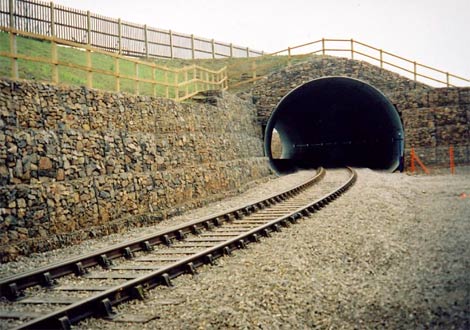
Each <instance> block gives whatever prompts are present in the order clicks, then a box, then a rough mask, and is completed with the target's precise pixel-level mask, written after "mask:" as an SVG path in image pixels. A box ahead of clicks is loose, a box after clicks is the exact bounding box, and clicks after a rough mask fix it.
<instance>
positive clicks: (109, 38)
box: [0, 0, 262, 59]
mask: <svg viewBox="0 0 470 330" xmlns="http://www.w3.org/2000/svg"><path fill="white" fill-rule="evenodd" d="M0 26H1V27H4V28H6V27H8V28H11V29H16V30H19V31H23V32H30V33H35V34H41V35H44V36H49V37H56V38H59V39H61V40H67V41H71V42H74V43H79V44H86V45H89V46H93V47H95V48H100V49H104V50H107V51H110V52H116V53H119V54H122V55H127V56H137V57H159V58H180V59H195V58H226V57H250V56H258V55H262V52H260V51H257V50H253V49H250V48H248V47H241V46H236V45H233V44H231V43H224V42H219V41H215V40H214V39H206V38H201V37H197V36H194V35H193V34H184V33H179V32H174V31H171V30H162V29H157V28H153V27H150V26H147V25H141V24H135V23H131V22H126V21H123V20H121V19H120V18H110V17H106V16H102V15H98V14H95V13H91V12H90V11H84V10H78V9H74V8H69V7H65V6H61V5H55V4H54V3H53V2H45V1H41V0H0Z"/></svg>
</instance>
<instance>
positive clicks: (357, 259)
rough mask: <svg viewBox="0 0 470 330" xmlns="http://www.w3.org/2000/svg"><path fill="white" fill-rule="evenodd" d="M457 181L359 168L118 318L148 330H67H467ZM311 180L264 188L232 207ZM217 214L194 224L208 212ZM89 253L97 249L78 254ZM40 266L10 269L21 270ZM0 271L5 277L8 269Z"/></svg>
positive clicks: (462, 210) (468, 206)
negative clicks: (323, 201) (290, 219)
mask: <svg viewBox="0 0 470 330" xmlns="http://www.w3.org/2000/svg"><path fill="white" fill-rule="evenodd" d="M462 172H463V174H458V175H455V176H450V175H445V174H440V175H434V176H409V175H406V174H389V173H379V172H373V171H371V170H367V169H360V170H358V175H359V176H358V181H357V183H356V184H355V186H353V188H352V189H351V190H349V191H348V192H347V193H346V194H345V195H343V196H342V197H341V198H339V199H338V200H336V201H335V202H333V203H331V204H330V205H329V206H328V207H327V208H325V209H323V210H321V211H320V212H319V213H316V214H314V215H312V216H311V217H309V218H308V219H305V220H302V221H301V222H300V224H298V225H295V226H292V227H290V228H288V229H285V230H283V231H282V232H280V233H276V234H274V235H273V237H271V238H270V239H262V241H261V244H250V245H249V247H248V249H247V250H241V251H237V252H236V253H235V254H233V256H232V257H225V258H222V259H219V260H218V262H217V265H216V266H204V267H202V268H200V269H199V272H200V273H199V275H197V276H191V275H184V276H181V277H179V278H177V279H175V280H173V282H174V284H175V287H173V288H166V287H161V288H158V289H156V290H152V291H151V292H150V296H151V298H150V299H148V300H146V301H144V302H141V301H135V302H132V303H131V304H127V305H125V306H123V307H119V310H122V311H124V312H129V311H131V312H134V314H135V313H136V311H137V313H138V314H148V315H153V316H154V317H156V319H155V320H153V321H150V322H148V323H145V324H137V323H116V322H109V321H104V320H95V319H91V320H86V321H84V322H82V323H80V324H79V325H78V326H76V327H74V329H141V328H147V329H239V328H242V329H243V328H245V329H253V328H259V329H310V328H320V329H323V328H325V329H326V328H344V329H352V328H389V329H415V328H436V329H437V328H439V329H441V328H445V329H452V328H454V329H469V328H470V313H469V312H468V311H469V310H470V277H469V275H468V274H470V244H469V242H470V198H469V197H465V198H464V194H466V195H470V170H469V169H468V168H467V169H458V173H462ZM308 175H311V174H309V173H306V172H303V173H300V174H297V175H291V176H289V177H283V178H280V179H276V180H273V181H270V182H268V183H267V184H265V185H263V187H257V188H256V189H252V190H251V191H250V192H248V193H247V195H245V194H244V197H237V198H233V199H230V200H229V201H228V203H231V204H230V206H235V205H237V204H236V203H241V202H242V201H243V200H245V199H250V198H251V199H254V198H256V194H257V193H259V192H260V191H259V190H258V191H257V189H261V190H264V191H273V190H274V189H279V190H281V189H280V186H282V185H290V184H292V182H293V181H295V180H298V181H302V180H303V179H305V178H306V177H307V176H308ZM302 176H304V177H303V178H302ZM250 193H251V194H252V195H250ZM225 203H226V202H225V201H224V202H223V203H216V204H213V205H211V206H210V207H212V208H213V209H210V208H209V209H201V210H197V211H196V213H197V215H199V216H202V215H203V214H207V213H213V212H215V211H216V210H218V209H220V208H222V204H225ZM197 215H194V216H197ZM186 217H187V218H191V216H189V215H187V216H186ZM179 218H184V217H179ZM178 221H183V219H180V220H178ZM168 223H169V222H167V224H168ZM171 224H174V222H171ZM161 225H164V223H163V222H162V223H161ZM140 230H142V229H140ZM140 230H139V231H140ZM147 230H148V229H147ZM133 235H138V233H136V234H133ZM93 244H98V246H96V247H99V245H100V244H101V243H100V244H99V243H93V242H89V243H87V244H86V245H85V246H84V247H78V248H79V249H81V248H83V249H86V248H90V247H93V246H94V245H93ZM103 244H104V243H103ZM74 249H75V248H74ZM64 251H65V252H64ZM82 251H83V250H82ZM50 253H52V255H53V256H56V255H58V254H61V253H67V249H65V250H63V251H62V250H60V251H56V252H50ZM273 253H274V256H275V257H273ZM43 258H47V256H44V255H37V256H34V257H33V258H28V260H29V261H26V260H22V261H20V262H17V263H15V264H16V267H17V268H18V269H22V268H21V267H25V265H31V264H33V263H34V262H35V261H34V260H36V262H37V260H40V261H39V262H41V260H42V259H43ZM10 264H12V263H10ZM1 267H2V268H9V270H8V271H6V273H8V272H9V271H11V270H12V269H14V268H15V267H12V266H11V265H10V266H8V264H7V265H2V266H1ZM2 271H3V269H2ZM2 276H3V275H2Z"/></svg>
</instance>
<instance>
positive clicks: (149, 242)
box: [0, 168, 325, 300]
mask: <svg viewBox="0 0 470 330" xmlns="http://www.w3.org/2000/svg"><path fill="white" fill-rule="evenodd" d="M324 175H325V170H324V169H323V168H320V169H318V170H317V173H316V174H315V175H314V176H313V177H311V178H309V179H308V180H306V181H304V182H302V183H300V184H298V185H297V186H295V187H294V188H291V189H286V190H284V191H282V192H281V193H277V194H272V195H270V196H268V197H264V198H261V199H259V200H256V201H255V202H252V203H248V204H245V205H243V206H241V207H236V208H232V209H230V210H228V211H223V212H220V213H216V214H212V215H209V216H206V217H203V218H200V219H197V220H193V221H190V222H186V223H184V224H181V225H178V226H174V227H170V228H167V229H165V230H161V231H159V232H157V233H153V234H150V235H146V236H144V237H141V238H138V239H134V240H130V241H127V242H124V243H119V244H116V245H113V246H110V247H107V248H104V249H100V250H97V251H94V252H91V253H89V254H87V255H84V256H80V257H75V258H71V259H68V260H65V261H62V262H57V263H54V264H51V265H47V266H44V267H41V268H38V269H36V270H32V271H29V272H25V273H21V274H17V275H13V276H10V277H6V278H3V279H1V280H0V297H6V298H8V299H9V300H18V299H21V298H22V297H23V294H22V291H23V290H24V289H26V288H29V287H32V286H36V285H43V286H49V285H51V284H52V283H51V282H52V281H54V280H55V279H57V278H60V277H63V276H66V275H69V274H76V275H83V274H85V273H86V271H87V268H90V267H94V266H97V265H101V266H103V267H105V268H106V267H109V264H110V260H113V259H116V258H123V257H126V255H128V254H129V252H130V253H134V252H138V251H142V250H143V251H149V250H151V249H152V248H153V246H155V245H159V244H164V245H168V244H169V243H170V242H171V240H173V239H182V238H184V236H185V235H187V234H188V233H195V232H198V231H199V230H200V229H201V228H203V227H207V226H208V225H209V224H210V223H212V224H214V223H216V224H217V223H220V222H226V221H231V220H232V219H234V218H240V217H242V216H243V214H247V213H248V212H250V209H252V208H253V207H256V208H264V206H265V205H266V204H271V203H275V202H276V199H286V198H287V197H288V196H290V195H292V194H297V193H299V192H300V191H301V190H303V189H306V188H307V187H309V186H311V185H313V184H314V183H316V182H318V181H319V180H321V179H322V178H323V177H324Z"/></svg>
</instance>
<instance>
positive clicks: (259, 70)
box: [0, 32, 307, 95]
mask: <svg viewBox="0 0 470 330" xmlns="http://www.w3.org/2000/svg"><path fill="white" fill-rule="evenodd" d="M0 49H2V50H7V51H9V50H10V43H9V37H8V34H7V33H1V32H0ZM17 49H18V53H19V54H22V55H26V56H31V57H40V58H41V57H42V58H50V57H51V44H50V43H49V42H47V41H39V40H35V39H30V38H24V37H17ZM91 55H92V56H91V59H92V61H91V62H92V66H93V67H94V68H99V69H101V70H108V71H114V70H115V65H116V61H115V59H114V58H113V57H111V56H107V55H104V54H100V53H92V54H91ZM306 57H307V56H295V57H291V58H290V59H289V58H288V57H287V56H263V57H256V58H222V59H196V60H181V59H152V60H151V61H153V62H154V63H156V64H158V65H161V66H165V67H169V68H182V67H185V66H189V65H192V64H197V65H200V66H202V67H206V68H210V69H213V70H218V69H220V68H222V67H224V66H227V72H228V79H229V90H232V91H237V92H238V91H240V90H243V89H245V88H247V87H248V86H250V84H244V85H241V86H234V85H236V84H237V83H239V82H240V81H243V80H248V79H251V78H253V71H256V76H257V77H260V76H263V75H266V74H269V73H270V72H273V71H276V70H279V69H280V68H282V67H284V66H286V65H288V63H289V61H290V63H296V62H299V61H302V60H305V58H306ZM58 60H59V61H64V62H68V63H73V64H77V65H83V66H85V65H86V60H87V59H86V52H84V51H83V50H81V49H78V48H72V47H67V46H59V47H58ZM141 60H146V59H141ZM119 70H120V73H121V74H122V75H128V76H132V75H134V73H135V67H134V64H133V63H131V62H129V61H126V60H119ZM18 74H19V78H20V79H28V80H37V81H51V77H52V66H51V65H50V64H46V63H37V62H30V61H25V60H21V59H20V60H18ZM0 76H2V77H10V59H8V58H6V57H1V56H0ZM139 77H142V78H146V79H151V78H152V72H151V70H150V69H149V68H145V67H142V68H139ZM156 79H157V80H159V79H162V77H158V76H157V77H156ZM171 79H173V78H171ZM59 81H60V82H61V83H64V84H70V85H86V82H87V75H86V72H85V71H82V70H79V69H74V68H67V67H60V68H59ZM170 81H173V80H170ZM93 87H94V88H97V89H103V90H110V91H112V90H114V89H115V79H114V77H112V76H107V75H104V74H98V73H94V74H93ZM120 87H121V91H123V92H130V93H133V92H134V83H133V82H132V81H131V80H126V79H121V86H120ZM152 92H153V87H152V85H151V84H147V83H141V87H140V94H144V95H152Z"/></svg>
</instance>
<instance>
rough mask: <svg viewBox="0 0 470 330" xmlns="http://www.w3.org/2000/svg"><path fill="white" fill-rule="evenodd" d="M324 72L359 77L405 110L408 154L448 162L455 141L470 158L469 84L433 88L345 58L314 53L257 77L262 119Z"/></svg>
mask: <svg viewBox="0 0 470 330" xmlns="http://www.w3.org/2000/svg"><path fill="white" fill-rule="evenodd" d="M326 76H343V77H350V78H355V79H359V80H362V81H364V82H366V83H368V84H370V85H371V86H374V87H375V88H377V89H379V90H380V91H381V92H382V93H384V94H385V95H386V96H387V97H388V98H389V99H390V101H391V102H392V103H394V104H395V105H396V106H397V108H398V110H399V112H400V113H401V117H402V120H403V124H404V130H405V152H406V155H409V152H410V149H411V148H415V150H416V152H417V154H418V155H419V156H420V157H421V158H422V160H423V161H424V162H425V163H426V164H427V165H444V164H448V160H449V155H448V153H449V146H450V145H453V146H454V148H455V157H456V162H457V163H461V164H468V163H470V141H469V139H470V129H469V127H470V88H432V87H430V86H427V85H424V84H421V83H417V82H414V81H412V80H410V79H407V78H405V77H402V76H400V75H398V74H396V73H394V72H390V71H388V70H385V69H381V68H380V67H377V66H374V65H372V64H369V63H366V62H362V61H356V60H350V59H347V58H338V57H333V56H313V57H312V58H311V59H310V60H308V61H306V62H303V63H299V64H296V65H292V66H291V67H288V68H285V69H283V70H280V71H278V72H275V73H273V74H271V75H269V76H267V77H265V78H263V79H261V80H260V81H258V82H257V83H256V85H255V86H254V88H253V89H252V91H251V93H252V97H253V100H254V102H255V104H256V107H257V111H258V120H259V122H260V123H261V124H266V123H267V121H268V119H269V116H270V115H271V112H272V111H273V110H274V109H275V108H276V106H277V104H278V103H279V101H280V100H281V99H282V98H283V97H284V96H285V95H286V94H288V93H289V92H290V91H291V90H293V89H294V88H296V87H298V86H300V85H302V84H304V83H306V82H308V81H311V80H313V79H317V78H321V77H326Z"/></svg>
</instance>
